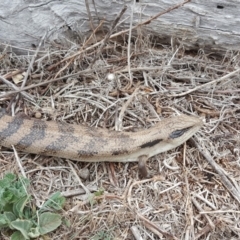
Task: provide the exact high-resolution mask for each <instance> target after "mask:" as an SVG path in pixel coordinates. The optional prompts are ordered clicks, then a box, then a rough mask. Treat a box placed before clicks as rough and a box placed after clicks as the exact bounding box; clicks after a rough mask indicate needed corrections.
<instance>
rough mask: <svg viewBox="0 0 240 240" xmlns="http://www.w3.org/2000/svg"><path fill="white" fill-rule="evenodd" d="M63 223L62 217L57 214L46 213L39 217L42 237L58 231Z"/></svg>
mask: <svg viewBox="0 0 240 240" xmlns="http://www.w3.org/2000/svg"><path fill="white" fill-rule="evenodd" d="M61 223H62V220H61V216H60V215H59V214H56V213H51V212H45V213H42V214H41V215H40V217H39V230H40V233H41V235H44V234H46V233H48V232H51V231H53V230H55V229H57V228H58V227H59V226H60V225H61Z"/></svg>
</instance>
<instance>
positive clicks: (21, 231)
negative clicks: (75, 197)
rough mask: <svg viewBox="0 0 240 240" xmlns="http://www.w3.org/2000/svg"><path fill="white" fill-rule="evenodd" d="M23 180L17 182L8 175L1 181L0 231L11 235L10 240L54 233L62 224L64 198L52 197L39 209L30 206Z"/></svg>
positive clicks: (10, 174) (27, 184)
mask: <svg viewBox="0 0 240 240" xmlns="http://www.w3.org/2000/svg"><path fill="white" fill-rule="evenodd" d="M29 185H30V182H29V180H28V179H26V178H19V179H17V177H16V175H14V174H12V173H8V174H6V175H5V176H4V178H3V179H2V180H0V231H1V230H3V231H8V230H10V232H11V238H10V239H11V240H28V239H31V238H36V237H39V236H41V235H44V234H46V233H49V232H51V231H53V230H55V229H57V228H58V227H59V226H60V225H61V223H62V217H61V215H60V214H57V213H53V212H52V211H53V210H54V211H57V210H61V209H62V207H63V205H64V203H65V198H64V197H62V196H61V194H60V192H56V193H54V194H53V195H52V196H51V197H50V198H49V199H48V200H47V201H46V202H45V203H44V204H43V206H42V207H41V208H40V209H36V207H35V206H34V205H33V204H32V202H31V196H30V195H29V194H28V192H27V189H28V187H29Z"/></svg>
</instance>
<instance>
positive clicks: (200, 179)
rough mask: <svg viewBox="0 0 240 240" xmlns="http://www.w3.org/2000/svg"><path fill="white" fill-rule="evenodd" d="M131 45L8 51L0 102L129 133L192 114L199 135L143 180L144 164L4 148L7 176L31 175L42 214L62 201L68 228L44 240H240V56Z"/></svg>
mask: <svg viewBox="0 0 240 240" xmlns="http://www.w3.org/2000/svg"><path fill="white" fill-rule="evenodd" d="M125 40H126V39H125V38H122V39H120V38H119V39H118V40H110V41H108V42H107V44H106V45H105V46H104V47H102V48H100V47H99V46H100V45H99V44H95V45H91V44H92V43H91V44H90V43H89V42H87V41H86V42H84V43H83V44H82V45H81V46H79V45H73V46H72V48H70V49H69V48H64V47H63V46H61V45H57V44H53V46H52V47H51V48H49V49H47V50H44V51H39V53H38V54H37V56H34V54H35V52H34V51H32V52H31V51H30V52H29V55H14V54H13V53H11V51H9V48H6V51H3V52H2V53H1V56H0V66H1V67H0V74H1V76H2V77H3V78H4V79H5V80H6V81H4V82H3V81H0V96H1V98H0V106H1V107H2V108H8V110H9V111H10V112H11V110H13V109H14V111H15V113H17V112H25V113H26V114H27V115H28V116H30V117H32V118H36V117H37V118H41V119H43V120H54V121H64V122H68V123H73V122H75V123H78V124H84V125H88V126H91V127H100V128H107V129H111V130H121V131H137V130H138V129H143V128H148V127H151V126H153V125H154V124H155V123H157V122H158V121H160V120H161V119H163V118H166V117H169V116H172V115H177V114H179V113H185V114H191V115H195V116H199V117H200V118H202V119H203V121H204V126H203V128H202V129H201V130H200V131H199V132H198V133H197V134H196V135H195V136H194V138H193V139H192V140H191V141H188V142H187V143H186V144H184V145H182V146H180V147H178V148H176V149H174V150H172V151H169V152H165V153H162V154H159V155H157V156H155V157H153V158H151V159H150V160H149V161H148V167H149V171H150V175H151V177H150V178H148V179H141V178H140V177H139V176H138V169H137V163H85V162H76V161H71V160H66V159H60V158H56V157H46V156H36V155H33V154H25V153H22V152H17V153H16V154H14V153H13V150H12V149H6V148H3V147H2V148H1V152H0V172H1V177H2V176H3V175H4V174H5V173H7V172H14V173H17V174H18V175H20V174H22V173H24V174H25V175H26V176H27V177H28V178H29V179H30V181H31V188H30V190H29V191H30V193H31V194H32V196H33V198H34V201H35V203H36V204H37V205H38V206H41V204H42V203H43V202H44V201H46V200H47V199H48V197H49V196H50V195H51V193H53V192H56V191H60V192H62V194H63V195H64V196H65V197H66V199H67V203H66V205H65V207H64V209H63V210H62V212H61V214H62V216H63V217H64V218H65V219H67V220H68V221H69V222H70V226H67V225H64V224H63V225H61V226H60V227H59V228H58V229H57V230H56V231H54V232H53V233H51V234H49V235H48V237H47V236H46V238H45V239H94V240H98V239H99V240H100V239H212V240H213V239H239V238H240V219H239V218H240V211H239V204H240V188H239V185H240V177H239V176H240V174H239V172H240V97H239V94H240V80H239V71H240V66H239V65H240V64H239V62H240V56H239V53H232V52H226V54H225V55H224V56H217V55H216V54H214V53H212V54H205V53H204V51H203V50H201V49H199V50H198V51H196V52H194V51H187V50H185V49H184V48H183V47H181V46H177V45H176V46H167V45H162V44H160V43H158V42H157V41H156V40H154V39H151V37H150V36H147V35H145V36H144V34H143V35H139V36H138V37H136V38H132V40H131V43H130V44H128V41H125ZM91 42H92V39H91ZM24 78H26V81H25V80H24ZM21 86H22V87H23V90H24V91H23V92H22V94H21V95H18V94H16V92H15V91H16V87H18V88H19V87H21ZM14 88H15V89H14ZM14 92H15V94H14ZM128 100H129V101H128ZM82 137H83V138H84V136H82ZM17 155H18V157H19V158H20V160H19V161H17V160H16V159H17ZM1 237H2V239H8V238H7V236H1Z"/></svg>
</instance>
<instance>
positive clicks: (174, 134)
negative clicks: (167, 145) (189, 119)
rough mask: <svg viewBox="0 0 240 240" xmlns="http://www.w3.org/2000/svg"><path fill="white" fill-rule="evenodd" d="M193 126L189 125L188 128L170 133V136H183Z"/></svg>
mask: <svg viewBox="0 0 240 240" xmlns="http://www.w3.org/2000/svg"><path fill="white" fill-rule="evenodd" d="M190 128H191V127H187V128H183V129H180V130H175V131H173V132H171V134H170V135H169V138H172V139H174V138H179V137H181V136H182V135H183V134H184V133H185V132H187V131H188V130H189V129H190Z"/></svg>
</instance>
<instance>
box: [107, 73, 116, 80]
mask: <svg viewBox="0 0 240 240" xmlns="http://www.w3.org/2000/svg"><path fill="white" fill-rule="evenodd" d="M115 78H116V76H115V74H113V73H109V74H108V75H107V79H108V80H109V81H113V80H115Z"/></svg>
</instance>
